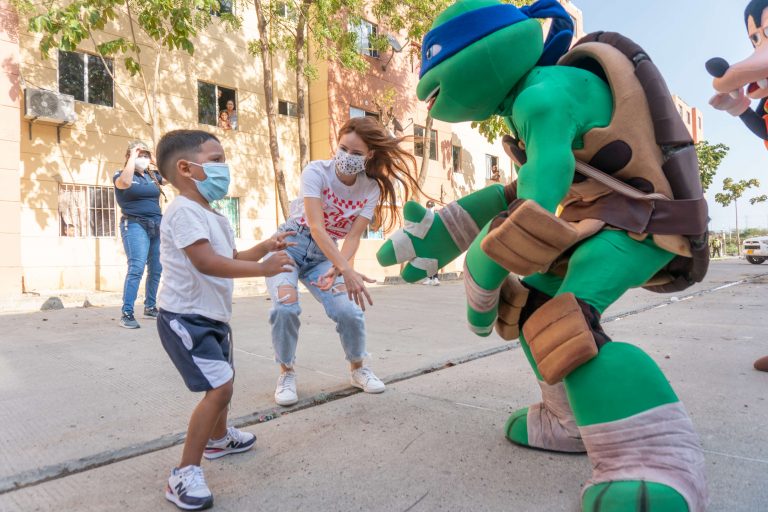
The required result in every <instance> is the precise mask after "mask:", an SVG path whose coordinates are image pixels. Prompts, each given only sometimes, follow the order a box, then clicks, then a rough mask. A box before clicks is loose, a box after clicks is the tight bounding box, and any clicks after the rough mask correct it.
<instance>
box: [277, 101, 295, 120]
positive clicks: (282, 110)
mask: <svg viewBox="0 0 768 512" xmlns="http://www.w3.org/2000/svg"><path fill="white" fill-rule="evenodd" d="M277 113H278V114H280V115H281V116H290V117H299V106H298V105H297V104H296V103H294V102H292V101H285V100H279V101H278V102H277Z"/></svg>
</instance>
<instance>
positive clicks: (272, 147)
mask: <svg viewBox="0 0 768 512" xmlns="http://www.w3.org/2000/svg"><path fill="white" fill-rule="evenodd" d="M261 1H262V0H253V3H254V6H255V7H256V18H257V19H258V25H259V48H260V50H261V66H262V69H263V71H264V96H265V99H266V102H267V124H268V125H269V152H270V153H271V155H272V168H273V169H274V171H275V188H276V189H277V199H278V201H279V204H280V209H281V210H282V212H283V218H284V219H287V218H288V193H287V192H286V190H285V173H284V172H283V163H282V161H281V160H280V148H279V146H278V143H277V121H276V117H277V109H276V108H275V96H274V92H273V91H272V53H270V51H269V40H268V37H267V19H266V18H265V17H264V9H263V6H262V4H261Z"/></svg>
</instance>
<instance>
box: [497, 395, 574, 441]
mask: <svg viewBox="0 0 768 512" xmlns="http://www.w3.org/2000/svg"><path fill="white" fill-rule="evenodd" d="M539 385H540V386H541V397H542V399H543V401H542V402H540V403H538V404H533V405H532V406H530V407H526V408H524V409H520V410H518V411H515V412H514V413H512V415H511V416H510V417H509V419H508V420H507V424H506V425H505V426H504V434H505V435H506V436H507V439H509V440H510V441H512V442H513V443H515V444H519V445H520V446H526V447H528V448H536V449H539V450H548V451H553V452H561V453H584V452H585V451H586V448H584V442H583V441H582V440H581V434H580V433H579V428H578V427H577V426H576V420H575V418H574V417H573V411H572V410H571V406H570V405H569V404H568V397H567V396H566V394H565V388H564V387H563V384H562V383H559V384H555V385H553V386H550V385H549V384H547V383H545V382H541V381H540V382H539Z"/></svg>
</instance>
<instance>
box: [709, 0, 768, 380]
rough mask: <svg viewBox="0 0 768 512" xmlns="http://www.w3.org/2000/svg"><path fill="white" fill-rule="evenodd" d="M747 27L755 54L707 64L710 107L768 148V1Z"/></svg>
mask: <svg viewBox="0 0 768 512" xmlns="http://www.w3.org/2000/svg"><path fill="white" fill-rule="evenodd" d="M744 23H745V24H746V25H747V35H748V36H749V41H750V42H751V43H752V46H754V48H755V51H754V52H753V53H752V55H750V56H749V57H747V58H746V59H744V60H743V61H741V62H738V63H736V64H734V65H733V66H731V65H729V64H728V62H727V61H726V60H725V59H721V58H719V57H717V58H714V59H710V60H709V61H708V62H707V71H709V73H710V74H711V75H712V76H714V77H715V80H714V82H713V85H714V87H715V90H716V91H717V94H716V95H715V96H714V97H713V98H712V99H711V100H710V101H709V103H710V105H712V106H713V107H715V108H716V109H718V110H725V111H726V112H728V113H729V114H731V115H733V116H738V117H739V118H740V119H741V120H742V121H743V122H744V124H745V125H746V126H747V128H749V129H750V130H751V131H752V133H754V134H755V135H757V136H758V137H760V138H761V139H762V140H763V142H764V143H765V145H766V148H768V108H767V106H766V102H768V0H752V1H751V2H749V5H747V8H746V10H745V11H744ZM745 87H746V91H745V90H744V89H745ZM752 100H760V103H758V105H757V109H756V110H752V108H750V104H751V103H752ZM755 369H756V370H760V371H761V372H768V356H765V357H762V358H760V359H758V360H757V361H755Z"/></svg>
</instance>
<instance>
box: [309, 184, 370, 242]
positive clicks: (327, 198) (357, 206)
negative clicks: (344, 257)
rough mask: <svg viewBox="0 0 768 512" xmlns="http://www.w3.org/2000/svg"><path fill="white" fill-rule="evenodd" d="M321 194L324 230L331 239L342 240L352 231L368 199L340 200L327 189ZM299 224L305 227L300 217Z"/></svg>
mask: <svg viewBox="0 0 768 512" xmlns="http://www.w3.org/2000/svg"><path fill="white" fill-rule="evenodd" d="M322 194H323V221H324V223H325V230H326V231H327V232H328V234H329V235H330V236H331V237H332V238H344V237H345V236H346V235H347V233H349V230H350V229H352V224H353V223H354V222H355V219H357V216H358V213H360V211H361V210H362V209H363V207H365V205H366V204H367V203H368V199H363V200H360V201H356V200H352V199H340V198H339V197H338V196H337V195H336V194H334V193H333V191H332V190H331V189H329V188H326V189H323V192H322ZM299 224H303V225H305V226H306V224H307V221H306V219H305V218H304V217H302V218H301V219H300V220H299Z"/></svg>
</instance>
